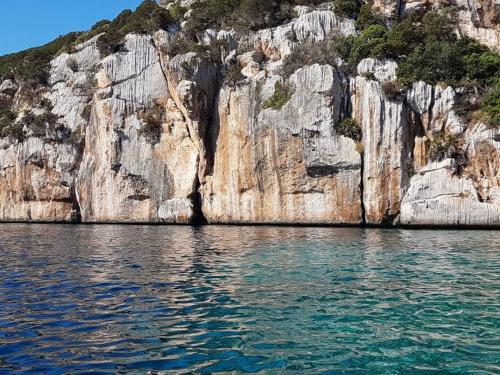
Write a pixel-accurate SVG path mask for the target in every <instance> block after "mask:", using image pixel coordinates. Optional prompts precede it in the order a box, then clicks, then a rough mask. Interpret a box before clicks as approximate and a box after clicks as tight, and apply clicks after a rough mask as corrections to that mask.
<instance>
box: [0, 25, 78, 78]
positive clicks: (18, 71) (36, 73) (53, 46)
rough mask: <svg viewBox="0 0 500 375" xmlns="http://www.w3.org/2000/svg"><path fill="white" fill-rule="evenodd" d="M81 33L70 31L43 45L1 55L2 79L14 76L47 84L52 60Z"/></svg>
mask: <svg viewBox="0 0 500 375" xmlns="http://www.w3.org/2000/svg"><path fill="white" fill-rule="evenodd" d="M79 35H80V33H69V34H67V35H64V36H60V37H58V38H57V39H55V40H54V41H52V42H50V43H47V44H45V45H43V46H41V47H36V48H31V49H28V50H26V51H22V52H18V53H13V54H10V55H5V56H0V80H4V79H8V78H13V79H15V80H18V81H23V82H27V83H33V84H46V83H47V79H48V75H49V69H50V61H51V60H52V59H53V58H54V57H55V56H57V55H58V54H59V53H61V52H64V51H65V49H66V48H67V47H68V46H69V45H71V44H72V43H73V42H74V41H75V40H76V39H77V38H78V36H79Z"/></svg>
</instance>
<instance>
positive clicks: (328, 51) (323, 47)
mask: <svg viewBox="0 0 500 375" xmlns="http://www.w3.org/2000/svg"><path fill="white" fill-rule="evenodd" d="M335 43H337V38H334V37H332V38H330V39H326V40H324V41H322V42H318V43H305V44H300V45H298V46H297V47H296V48H295V49H294V50H293V51H292V53H291V54H290V55H289V56H288V57H287V58H286V59H285V62H284V64H283V67H282V68H281V73H282V74H283V76H285V77H290V76H291V75H292V74H293V73H295V72H296V71H297V70H298V69H300V68H303V67H304V66H309V65H313V64H321V65H331V66H337V59H338V58H339V53H338V52H337V51H336V50H335V48H334V45H335Z"/></svg>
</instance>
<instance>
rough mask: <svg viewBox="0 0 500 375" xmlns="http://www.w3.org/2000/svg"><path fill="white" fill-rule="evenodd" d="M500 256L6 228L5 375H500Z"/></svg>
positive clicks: (318, 232) (284, 234)
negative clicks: (154, 374) (446, 374)
mask: <svg viewBox="0 0 500 375" xmlns="http://www.w3.org/2000/svg"><path fill="white" fill-rule="evenodd" d="M499 248H500V236H499V233H498V232H488V231H483V232H474V231H461V232H457V231H433V232H430V231H409V230H383V229H374V230H363V229H357V228H286V227H160V226H158V227H154V226H153V227H149V226H57V225H46V226H44V225H2V232H1V233H0V263H1V264H2V267H0V373H3V372H6V373H9V372H16V371H17V372H18V371H27V370H31V371H33V372H35V373H41V372H43V371H45V370H47V371H48V370H50V371H54V372H55V373H58V372H60V373H64V372H71V373H79V372H82V373H83V372H86V371H87V370H89V369H94V370H101V371H102V372H104V373H106V372H109V373H116V372H127V373H128V372H137V373H144V372H145V371H148V370H157V371H164V372H170V371H171V372H174V373H192V372H202V373H203V372H205V373H211V372H227V371H237V372H259V371H266V372H268V371H278V370H280V371H281V370H284V371H286V372H294V371H296V372H297V373H304V372H311V373H318V372H323V371H326V372H333V373H336V372H342V373H356V374H357V373H384V372H387V373H408V372H422V371H424V370H425V369H426V368H427V369H429V370H431V369H432V370H435V371H450V372H453V371H454V372H458V373H464V372H467V371H482V372H483V373H498V370H500V368H499V365H500V356H499V349H500V345H499V342H498V337H499V334H500V322H499V319H498V316H499V311H500V306H499V304H500V302H499V298H498V297H499V295H498V293H499V292H498V290H499V289H498V287H499V284H500V278H499V274H500V272H499V271H500V264H499V259H500V256H499V253H498V249H499ZM422 369H424V370H422ZM424 372H425V371H424Z"/></svg>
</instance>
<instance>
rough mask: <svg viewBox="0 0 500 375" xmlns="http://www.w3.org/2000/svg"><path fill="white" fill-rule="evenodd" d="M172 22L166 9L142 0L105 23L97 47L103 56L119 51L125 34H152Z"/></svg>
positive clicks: (151, 1)
mask: <svg viewBox="0 0 500 375" xmlns="http://www.w3.org/2000/svg"><path fill="white" fill-rule="evenodd" d="M174 22H175V20H174V19H173V18H172V16H171V15H170V13H169V12H168V11H167V10H166V9H164V8H161V7H160V6H159V5H158V4H157V3H156V2H155V1H153V0H144V1H143V2H142V4H141V5H139V7H138V8H137V9H136V10H135V11H134V12H132V11H131V10H125V11H123V12H122V13H120V14H119V15H118V17H116V18H115V19H114V20H113V21H112V22H111V23H109V24H107V25H106V27H105V29H103V31H104V32H105V33H104V34H103V35H101V36H100V37H99V39H98V40H97V48H99V51H100V52H101V54H102V55H103V56H106V55H109V54H111V53H116V52H119V51H121V50H122V49H123V41H124V37H125V36H126V35H127V34H153V33H154V32H156V31H158V30H159V29H166V28H167V27H168V25H169V24H172V23H174Z"/></svg>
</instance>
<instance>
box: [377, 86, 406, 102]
mask: <svg viewBox="0 0 500 375" xmlns="http://www.w3.org/2000/svg"><path fill="white" fill-rule="evenodd" d="M382 92H383V93H384V95H385V97H386V98H388V99H390V100H396V99H398V98H399V97H400V96H401V94H402V93H403V86H402V85H401V84H400V83H399V82H398V81H388V82H384V83H382Z"/></svg>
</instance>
